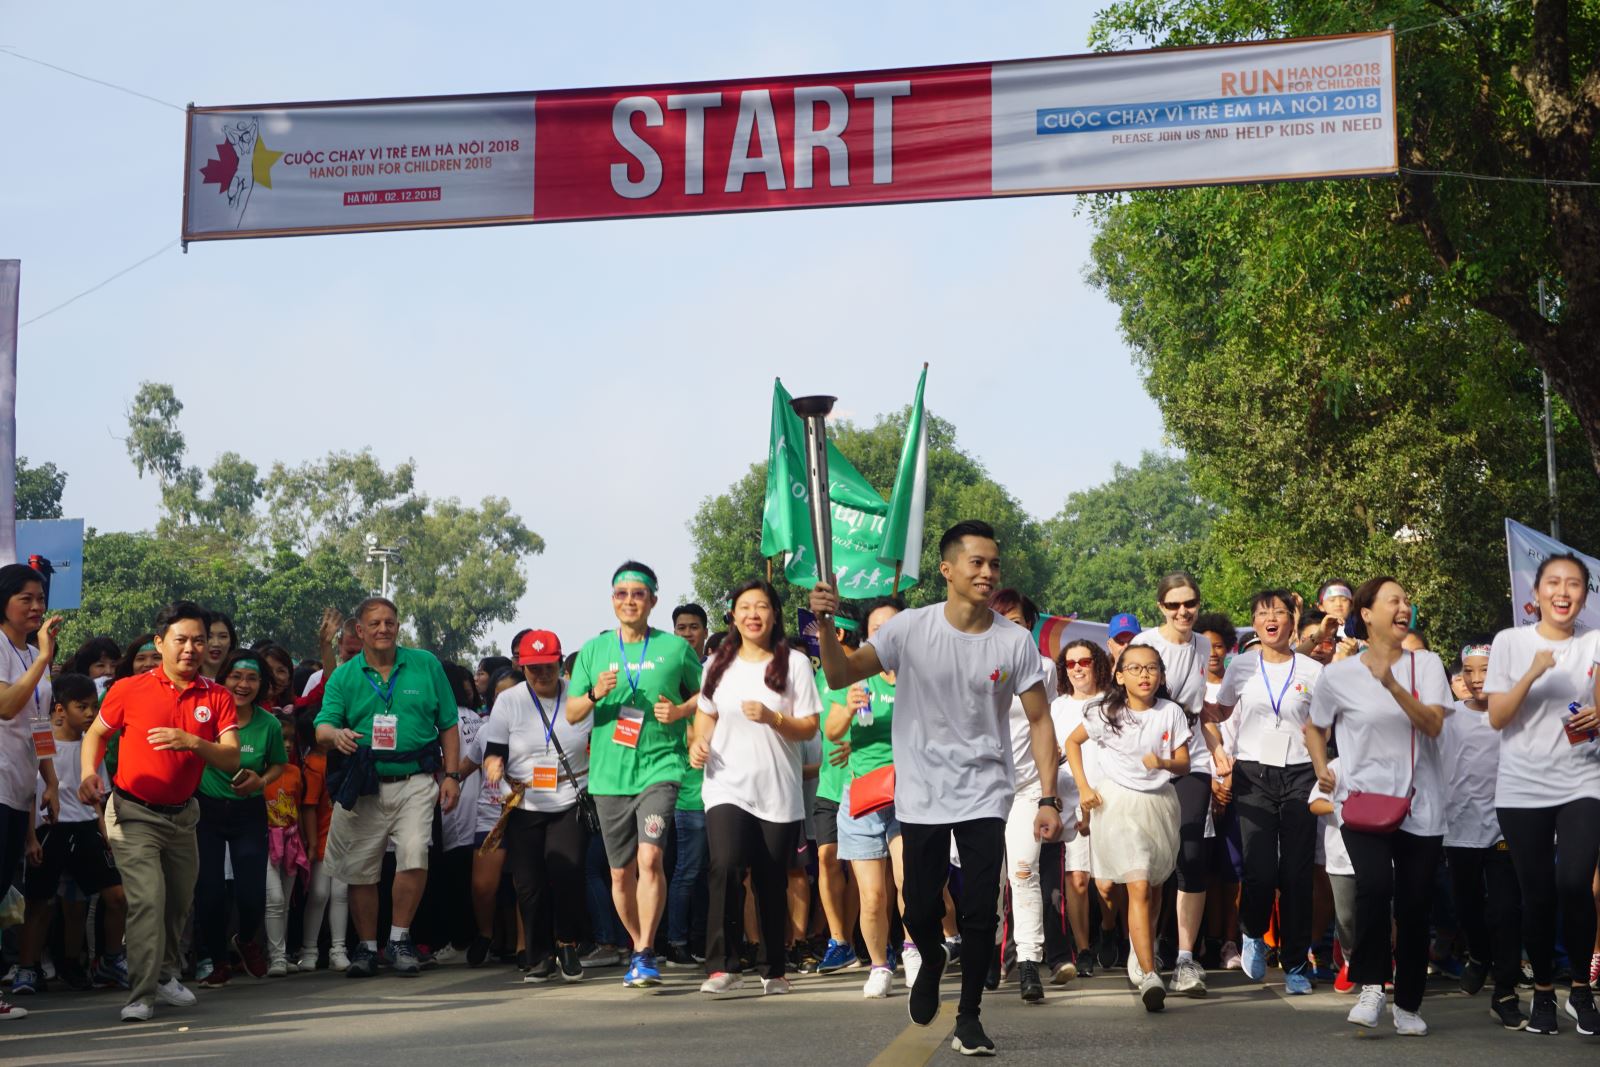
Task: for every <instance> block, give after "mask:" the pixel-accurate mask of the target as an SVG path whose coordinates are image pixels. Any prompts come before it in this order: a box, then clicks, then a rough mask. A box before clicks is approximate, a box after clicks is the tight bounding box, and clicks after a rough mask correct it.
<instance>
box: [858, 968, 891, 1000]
mask: <svg viewBox="0 0 1600 1067" xmlns="http://www.w3.org/2000/svg"><path fill="white" fill-rule="evenodd" d="M893 990H894V972H893V971H891V970H890V969H889V968H887V967H874V968H872V970H871V972H869V973H868V975H867V984H866V985H864V986H862V987H861V996H862V997H863V998H864V999H866V1000H882V999H883V998H884V997H886V996H888V995H889V994H890V993H891V992H892V991H893Z"/></svg>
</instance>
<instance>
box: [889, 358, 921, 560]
mask: <svg viewBox="0 0 1600 1067" xmlns="http://www.w3.org/2000/svg"><path fill="white" fill-rule="evenodd" d="M927 384H928V365H927V364H926V363H924V364H923V365H922V377H920V378H918V379H917V398H916V399H915V400H914V401H912V402H911V418H910V419H908V420H906V443H905V444H904V445H903V446H902V447H901V449H900V466H899V468H898V469H897V470H896V471H895V476H894V490H893V492H892V493H891V494H890V496H889V521H888V524H887V526H886V528H885V530H884V534H883V548H882V549H880V550H879V552H878V562H879V563H887V564H889V565H890V566H894V565H895V564H897V563H899V564H903V568H904V569H903V570H902V571H901V574H902V577H903V578H910V579H911V580H912V581H913V582H915V581H916V580H917V578H918V575H919V572H920V570H921V567H922V516H923V513H924V512H925V511H926V510H927V506H928V424H927V420H925V419H924V418H923V416H922V389H923V387H924V386H926V385H927Z"/></svg>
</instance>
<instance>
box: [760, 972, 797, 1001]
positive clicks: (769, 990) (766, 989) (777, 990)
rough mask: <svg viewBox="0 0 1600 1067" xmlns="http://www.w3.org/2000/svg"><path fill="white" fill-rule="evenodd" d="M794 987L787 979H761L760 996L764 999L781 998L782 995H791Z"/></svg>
mask: <svg viewBox="0 0 1600 1067" xmlns="http://www.w3.org/2000/svg"><path fill="white" fill-rule="evenodd" d="M793 992H794V985H793V984H792V983H791V982H790V981H789V979H787V978H783V977H778V978H763V979H761V995H762V996H764V997H776V996H782V995H783V994H784V993H793Z"/></svg>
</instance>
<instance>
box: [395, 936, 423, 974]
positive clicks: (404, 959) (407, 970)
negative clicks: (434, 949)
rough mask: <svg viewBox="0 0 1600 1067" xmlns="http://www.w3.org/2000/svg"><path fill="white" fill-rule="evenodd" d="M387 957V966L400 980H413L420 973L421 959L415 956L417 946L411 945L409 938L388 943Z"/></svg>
mask: <svg viewBox="0 0 1600 1067" xmlns="http://www.w3.org/2000/svg"><path fill="white" fill-rule="evenodd" d="M388 955H389V960H390V964H389V966H391V967H393V968H394V973H395V974H398V975H400V976H401V977H402V978H415V977H417V976H418V975H419V974H421V973H422V958H421V957H420V956H418V955H417V946H416V945H414V944H412V943H411V938H409V937H402V938H401V939H400V940H398V941H391V942H389V945H388Z"/></svg>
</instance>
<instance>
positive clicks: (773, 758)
mask: <svg viewBox="0 0 1600 1067" xmlns="http://www.w3.org/2000/svg"><path fill="white" fill-rule="evenodd" d="M784 651H786V652H787V653H788V655H789V684H788V686H787V687H786V688H785V691H784V692H783V693H782V694H781V695H780V694H778V693H774V692H773V691H772V690H771V689H769V688H767V683H766V679H765V677H764V676H765V675H766V672H767V661H766V660H747V659H741V658H739V657H738V656H735V657H734V658H733V662H731V663H729V664H728V669H727V670H726V671H724V672H723V675H722V680H721V681H719V682H718V683H717V691H716V692H715V693H714V694H713V695H712V696H711V697H709V698H708V697H707V696H706V695H705V693H703V692H702V693H701V694H700V710H701V711H703V712H705V713H706V714H707V715H714V716H716V719H717V725H716V729H714V730H712V731H711V754H710V756H709V757H708V758H707V760H706V777H705V785H704V786H702V787H701V791H700V796H701V799H702V800H703V801H704V803H705V808H706V810H707V811H710V810H711V809H712V808H714V807H716V806H717V805H718V804H732V805H734V806H735V807H738V808H742V809H743V810H745V811H747V812H749V813H750V814H751V815H754V816H755V817H756V818H758V819H761V820H763V821H765V822H776V823H789V822H803V821H804V820H805V817H806V809H805V791H804V789H803V788H802V787H801V782H800V771H801V759H802V756H803V753H802V751H801V749H802V747H803V746H802V745H800V744H798V743H796V742H793V741H785V740H784V739H783V738H782V737H780V736H778V732H777V731H776V730H774V729H773V728H772V727H770V726H765V725H763V724H761V723H756V722H751V721H750V720H749V719H747V718H745V714H744V710H743V707H742V705H743V704H744V702H745V701H746V700H759V701H760V702H761V703H763V704H765V705H766V706H767V707H769V708H771V709H772V710H773V711H776V712H781V713H782V714H783V715H784V716H785V717H787V718H790V719H808V718H815V717H816V715H817V714H818V713H819V712H820V711H821V710H822V698H821V696H819V695H818V693H817V681H816V677H815V676H814V675H813V673H812V669H811V658H810V657H809V656H807V655H806V654H805V653H803V652H798V651H796V650H794V649H785V650H784ZM495 706H496V707H498V706H499V705H498V704H497V705H495Z"/></svg>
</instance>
